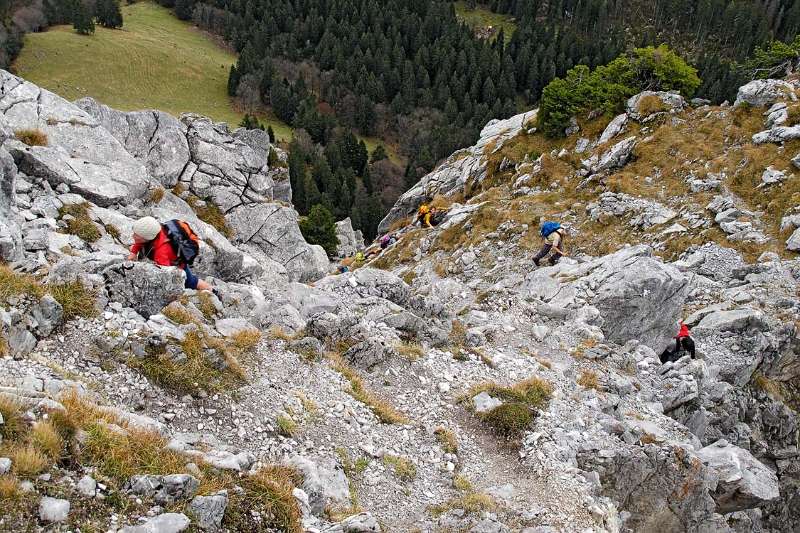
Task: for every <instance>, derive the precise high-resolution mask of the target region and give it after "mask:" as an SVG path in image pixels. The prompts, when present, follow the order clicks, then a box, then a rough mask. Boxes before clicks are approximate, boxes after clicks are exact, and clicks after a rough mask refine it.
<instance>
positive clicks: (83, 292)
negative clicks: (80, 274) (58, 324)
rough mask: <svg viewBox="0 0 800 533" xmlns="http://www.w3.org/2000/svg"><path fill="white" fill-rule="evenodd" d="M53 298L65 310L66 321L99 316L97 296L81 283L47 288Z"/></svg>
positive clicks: (71, 282) (74, 282)
mask: <svg viewBox="0 0 800 533" xmlns="http://www.w3.org/2000/svg"><path fill="white" fill-rule="evenodd" d="M47 289H48V291H49V292H50V294H51V295H52V296H53V298H54V299H55V300H56V301H57V302H58V303H60V304H61V307H62V308H63V309H64V320H65V321H70V320H72V319H73V318H77V317H83V318H92V317H94V316H97V314H98V311H97V305H96V303H97V302H96V301H97V294H96V293H95V292H94V291H93V290H91V289H88V288H87V287H86V285H84V284H83V283H82V282H81V281H70V282H67V283H59V284H56V285H49V286H48V287H47Z"/></svg>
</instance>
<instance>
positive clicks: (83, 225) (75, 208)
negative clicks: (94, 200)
mask: <svg viewBox="0 0 800 533" xmlns="http://www.w3.org/2000/svg"><path fill="white" fill-rule="evenodd" d="M58 213H59V215H60V216H61V217H65V216H67V215H69V216H70V217H71V218H70V219H69V220H68V221H67V230H66V231H67V233H69V234H71V235H76V236H78V237H80V238H81V240H84V241H86V242H96V241H98V240H99V239H100V237H102V236H103V234H102V233H100V227H99V226H98V225H97V224H95V223H94V221H93V220H92V218H91V216H90V215H89V204H88V203H86V202H84V203H82V204H71V205H65V206H63V207H62V208H61V209H59V210H58Z"/></svg>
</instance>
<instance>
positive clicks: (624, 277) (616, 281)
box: [587, 246, 689, 352]
mask: <svg viewBox="0 0 800 533" xmlns="http://www.w3.org/2000/svg"><path fill="white" fill-rule="evenodd" d="M651 253H652V250H650V249H649V248H647V247H643V246H634V247H631V248H628V249H623V250H620V251H619V252H617V253H615V254H612V255H610V256H606V257H605V258H603V259H602V260H601V261H600V266H599V268H598V269H596V270H595V271H594V272H592V274H591V275H590V276H588V280H587V281H588V282H589V284H590V285H591V284H595V285H596V287H597V289H596V290H595V291H594V292H595V293H596V296H595V297H594V298H593V300H592V305H594V306H595V307H597V309H598V310H599V311H600V316H601V317H602V319H603V323H602V326H601V329H602V330H603V334H604V335H605V336H606V338H607V339H608V340H610V341H613V342H616V343H618V344H625V343H626V342H628V341H629V340H638V341H639V342H640V343H641V344H644V345H646V346H649V347H650V348H652V349H654V350H656V351H659V352H660V350H662V349H663V347H664V346H665V345H666V344H667V342H669V340H670V339H671V338H672V336H673V335H674V334H675V327H676V326H675V324H676V322H677V320H678V317H679V315H680V312H681V309H682V308H683V304H684V301H685V299H686V295H687V294H688V292H689V279H688V278H687V277H686V276H685V275H684V274H682V273H681V272H680V271H679V270H678V269H676V268H675V267H673V266H672V265H667V264H664V263H662V262H661V261H660V260H657V259H655V258H653V257H651V256H650V254H651Z"/></svg>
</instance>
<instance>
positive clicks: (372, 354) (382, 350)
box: [344, 337, 396, 370]
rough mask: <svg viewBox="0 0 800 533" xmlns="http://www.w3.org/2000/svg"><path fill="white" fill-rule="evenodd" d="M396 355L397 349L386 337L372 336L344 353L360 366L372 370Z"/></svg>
mask: <svg viewBox="0 0 800 533" xmlns="http://www.w3.org/2000/svg"><path fill="white" fill-rule="evenodd" d="M394 355H396V352H395V350H394V349H393V348H392V346H390V345H389V343H388V342H387V341H386V340H385V339H383V338H374V337H371V338H369V339H366V340H364V341H361V342H359V343H358V344H356V345H354V346H352V347H351V348H350V349H349V350H347V351H346V352H345V353H344V358H345V359H346V360H347V361H349V362H350V363H352V364H353V365H355V366H357V367H359V368H365V369H367V370H370V369H372V368H373V367H375V366H377V365H379V364H381V363H383V362H384V361H387V360H389V359H391V358H392V357H393V356H394Z"/></svg>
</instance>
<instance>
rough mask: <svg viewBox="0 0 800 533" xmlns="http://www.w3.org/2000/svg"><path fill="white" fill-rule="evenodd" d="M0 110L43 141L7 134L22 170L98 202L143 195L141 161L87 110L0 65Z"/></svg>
mask: <svg viewBox="0 0 800 533" xmlns="http://www.w3.org/2000/svg"><path fill="white" fill-rule="evenodd" d="M0 113H2V114H3V115H4V116H5V120H6V121H7V122H8V124H9V126H10V127H11V128H12V129H14V130H21V129H29V128H36V129H39V130H41V131H42V132H43V133H45V134H46V135H47V138H48V145H47V146H27V145H25V144H22V143H21V142H18V141H15V140H11V141H8V142H7V143H6V148H7V149H8V150H9V152H10V153H11V155H12V156H13V157H14V161H15V162H16V164H17V166H18V167H19V169H20V170H21V171H23V172H24V173H25V174H27V175H28V176H33V177H37V178H43V179H45V180H47V181H48V182H49V183H50V185H51V186H52V187H53V188H55V187H57V186H59V185H62V184H63V185H65V186H67V187H69V189H70V190H72V191H73V192H77V193H78V194H80V195H82V196H83V197H85V198H87V199H88V200H90V201H92V202H93V203H95V204H97V205H100V206H108V205H112V204H127V203H128V202H131V201H132V200H135V199H136V198H139V197H142V196H143V195H144V194H145V192H146V191H147V188H148V183H149V178H148V175H147V171H146V170H145V168H144V166H143V165H142V164H141V163H139V162H138V161H136V160H135V159H134V158H133V157H132V156H131V155H130V154H129V153H128V152H127V151H126V150H125V148H124V147H123V146H122V145H121V144H120V143H119V141H117V140H116V139H115V138H114V137H113V136H112V135H111V134H110V133H109V132H108V131H106V130H105V129H104V128H103V127H102V126H100V123H99V122H98V121H97V120H96V119H95V118H93V117H91V116H90V115H89V114H87V113H86V112H84V111H83V110H81V109H80V108H78V107H76V106H75V105H73V104H71V103H69V102H67V101H66V100H64V99H63V98H60V97H58V96H56V95H55V94H53V93H51V92H49V91H46V90H44V89H40V88H39V87H37V86H36V85H34V84H32V83H30V82H28V81H25V80H22V79H20V78H17V77H16V76H13V75H11V74H9V73H8V72H6V71H0Z"/></svg>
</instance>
